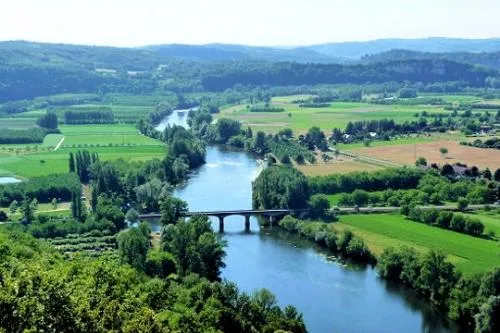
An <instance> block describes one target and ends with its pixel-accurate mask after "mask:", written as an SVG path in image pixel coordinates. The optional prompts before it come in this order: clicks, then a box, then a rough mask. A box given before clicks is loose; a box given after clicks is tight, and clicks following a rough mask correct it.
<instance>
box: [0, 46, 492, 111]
mask: <svg viewBox="0 0 500 333" xmlns="http://www.w3.org/2000/svg"><path fill="white" fill-rule="evenodd" d="M12 48H16V50H15V51H13V49H12ZM44 48H45V49H44ZM73 48H74V49H75V50H74V51H76V49H77V48H79V47H78V46H74V47H73ZM80 48H81V49H82V52H78V51H76V52H71V51H70V50H69V49H71V46H64V47H60V48H58V47H56V46H47V45H41V46H40V49H38V48H37V52H33V48H32V47H23V46H22V45H18V46H15V45H11V46H10V47H7V48H4V49H3V50H2V52H3V53H2V55H3V59H2V60H5V61H2V65H1V66H0V83H1V84H0V103H2V102H7V101H12V100H26V99H32V98H34V97H37V96H49V95H55V94H67V93H94V94H96V93H99V95H100V94H106V93H130V94H153V93H165V92H168V91H170V92H175V93H186V92H223V91H225V90H227V89H230V88H233V87H234V88H238V87H239V89H240V88H242V87H263V86H266V87H278V86H279V87H284V86H311V85H319V84H329V85H331V84H342V85H347V84H357V85H365V84H381V83H389V82H397V83H399V84H401V83H403V82H406V83H408V84H419V85H421V86H422V87H427V86H429V85H431V86H432V87H430V88H429V89H431V88H432V89H431V90H432V91H443V90H445V91H456V89H457V88H456V87H455V88H453V87H452V86H450V87H444V88H443V86H442V84H445V83H447V82H458V83H459V87H460V89H463V88H464V87H473V88H474V87H486V86H491V87H495V86H496V85H497V83H495V82H500V80H498V77H499V73H498V72H497V71H496V70H493V69H488V68H482V67H477V66H475V65H471V64H464V63H459V62H455V61H451V60H447V59H440V58H432V59H404V60H392V61H383V62H377V63H368V64H357V65H339V64H314V63H308V64H300V63H294V62H280V63H273V62H263V61H223V62H188V61H173V60H171V59H170V60H167V59H164V61H162V62H161V63H164V64H165V66H162V67H161V68H159V67H158V64H159V62H158V63H156V65H155V61H156V60H153V59H151V61H148V64H147V65H146V64H144V66H142V65H141V66H140V67H141V68H142V70H144V72H143V73H139V74H137V73H136V74H134V75H131V74H130V73H127V71H126V70H122V69H123V68H128V69H130V68H131V67H134V64H136V63H140V62H142V61H144V60H143V59H142V58H141V57H139V58H138V57H137V54H135V55H134V56H131V57H129V56H128V55H127V53H129V52H137V51H132V50H120V51H119V53H120V55H114V56H113V63H112V68H119V69H118V70H111V71H98V70H97V69H98V68H100V67H97V66H100V65H99V64H101V65H102V61H96V60H95V59H97V58H102V57H106V58H107V57H109V55H108V53H109V52H110V50H107V49H105V48H93V49H92V50H93V51H92V53H89V48H88V47H80ZM62 49H64V50H62ZM43 51H45V52H43ZM115 51H116V50H115ZM66 52H69V53H70V56H68V57H66V56H64V57H63V59H60V60H61V61H60V62H59V61H57V59H59V58H60V57H61V54H62V53H66ZM116 52H118V51H116ZM41 53H43V54H44V57H43V58H44V59H43V60H42V59H40V54H41ZM121 53H123V54H121ZM89 57H90V58H89ZM19 59H22V60H19ZM51 59H56V61H51ZM108 59H109V58H108ZM131 59H135V60H134V61H131ZM108 65H111V64H109V62H108ZM108 69H109V68H108ZM164 78H169V80H168V81H166V80H164ZM487 79H489V80H487ZM492 83H495V84H492ZM436 84H437V85H436ZM434 85H436V86H434ZM453 89H455V90H453ZM419 90H420V89H419ZM93 98H94V97H92V99H93ZM97 98H98V99H99V97H97ZM77 102H80V101H77ZM59 103H62V104H63V105H64V104H65V102H64V101H54V103H52V102H48V104H50V105H61V104H59ZM180 105H185V106H187V105H191V104H190V103H182V102H181V103H180ZM15 109H16V110H19V108H15Z"/></svg>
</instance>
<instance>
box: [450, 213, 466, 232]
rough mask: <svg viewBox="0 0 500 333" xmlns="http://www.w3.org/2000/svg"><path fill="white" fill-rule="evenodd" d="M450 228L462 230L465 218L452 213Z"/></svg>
mask: <svg viewBox="0 0 500 333" xmlns="http://www.w3.org/2000/svg"><path fill="white" fill-rule="evenodd" d="M450 228H451V229H452V230H455V231H458V232H463V231H464V228H465V218H464V216H463V215H461V214H453V217H452V219H451V223H450Z"/></svg>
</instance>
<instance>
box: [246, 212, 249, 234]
mask: <svg viewBox="0 0 500 333" xmlns="http://www.w3.org/2000/svg"><path fill="white" fill-rule="evenodd" d="M245 231H246V232H249V231H250V215H245Z"/></svg>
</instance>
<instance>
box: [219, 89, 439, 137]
mask: <svg viewBox="0 0 500 333" xmlns="http://www.w3.org/2000/svg"><path fill="white" fill-rule="evenodd" d="M300 97H301V96H287V97H286V98H283V97H275V98H273V104H272V106H273V107H281V108H283V109H284V110H285V111H284V112H250V110H249V109H247V106H246V105H239V106H232V107H229V108H226V109H223V110H221V113H220V114H219V117H229V118H232V119H236V120H239V121H241V122H242V123H243V126H250V127H252V128H253V129H255V130H261V131H264V132H267V133H274V132H278V131H279V130H281V129H283V128H287V127H288V128H291V129H293V130H294V131H296V132H297V133H304V132H306V131H307V130H308V129H309V128H311V127H312V126H319V127H320V128H321V129H322V130H324V131H326V132H328V133H329V132H330V131H331V130H332V129H333V128H342V129H343V128H345V126H346V125H347V123H348V122H349V121H359V120H376V119H382V118H388V119H394V120H395V121H396V122H399V123H401V122H405V121H412V120H415V114H416V113H418V112H422V111H427V112H432V113H439V112H443V113H445V112H447V111H445V110H444V109H443V108H441V107H435V106H429V105H416V106H405V105H376V104H370V103H358V102H354V103H350V102H333V103H331V105H330V106H329V107H325V108H301V107H299V106H298V105H297V104H291V102H290V101H291V100H295V99H300Z"/></svg>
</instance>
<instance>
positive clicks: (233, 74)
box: [201, 59, 498, 91]
mask: <svg viewBox="0 0 500 333" xmlns="http://www.w3.org/2000/svg"><path fill="white" fill-rule="evenodd" d="M497 75H498V73H497V72H496V71H494V70H490V69H485V68H477V67H476V66H473V65H469V64H462V63H457V62H453V61H449V60H443V59H422V60H405V61H392V62H384V63H375V64H368V65H338V64H298V63H274V64H271V63H257V64H248V65H247V66H241V64H240V63H237V64H227V65H226V66H224V67H222V66H221V67H220V68H218V71H216V72H212V73H207V74H206V75H204V76H203V77H202V78H201V82H202V85H203V87H204V88H205V89H206V90H209V91H224V90H225V89H228V88H231V87H233V86H235V85H237V84H241V85H252V86H262V85H270V86H285V85H314V84H338V83H353V84H364V83H367V82H371V83H383V82H389V81H396V82H403V81H409V82H422V83H424V84H427V83H436V82H447V81H465V82H467V83H468V85H469V86H471V87H480V86H484V85H485V80H486V78H487V77H491V76H497Z"/></svg>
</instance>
